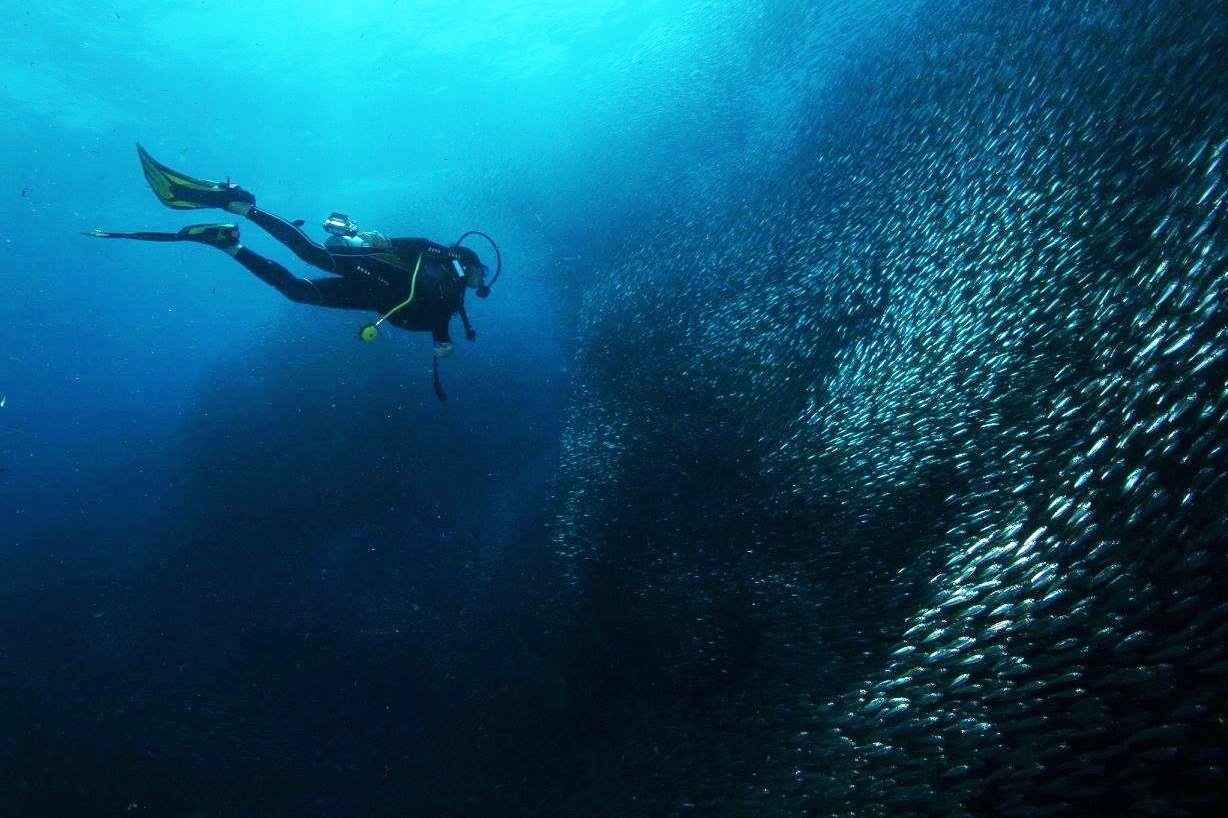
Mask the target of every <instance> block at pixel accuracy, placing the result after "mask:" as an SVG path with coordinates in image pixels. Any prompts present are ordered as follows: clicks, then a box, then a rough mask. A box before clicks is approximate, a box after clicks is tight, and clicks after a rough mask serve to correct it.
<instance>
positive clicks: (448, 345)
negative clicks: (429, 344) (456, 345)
mask: <svg viewBox="0 0 1228 818" xmlns="http://www.w3.org/2000/svg"><path fill="white" fill-rule="evenodd" d="M431 354H433V355H434V356H435V357H436V358H446V357H448V356H449V355H451V354H452V342H451V341H436V342H435V347H434V349H432V350H431Z"/></svg>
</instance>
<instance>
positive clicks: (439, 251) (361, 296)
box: [85, 144, 503, 400]
mask: <svg viewBox="0 0 1228 818" xmlns="http://www.w3.org/2000/svg"><path fill="white" fill-rule="evenodd" d="M136 150H137V154H138V156H140V159H141V168H142V169H143V170H144V172H145V179H146V180H147V181H148V182H149V186H150V187H151V188H152V189H153V192H154V193H155V194H156V195H157V196H158V198H159V199H160V200H161V201H162V203H163V204H164V205H166V206H167V207H171V208H175V209H177V210H195V209H200V208H217V209H221V210H227V211H229V212H231V213H234V214H235V215H238V216H242V217H244V218H246V219H248V220H249V221H251V222H253V223H254V224H256V226H258V227H260V228H261V229H263V230H264V231H265V232H266V233H268V234H269V235H270V236H272V237H273V238H275V239H277V240H278V241H280V242H281V243H282V244H284V245H285V246H286V247H288V248H289V249H290V250H291V251H292V252H293V253H294V254H295V255H296V256H298V257H299V258H300V259H302V260H303V261H305V262H307V263H308V264H310V265H312V266H313V267H317V268H319V269H321V270H323V271H325V272H327V273H330V274H331V275H330V276H328V277H325V278H311V279H307V278H299V277H297V276H295V275H294V274H293V273H291V272H290V271H289V270H287V269H286V268H285V267H283V266H282V265H280V264H278V263H277V262H275V261H273V260H271V259H267V258H264V257H263V256H260V255H258V254H256V253H254V252H253V251H251V250H249V249H248V248H246V247H244V246H243V245H242V244H240V243H239V228H238V225H235V224H193V225H189V226H187V227H185V228H183V229H182V230H180V231H178V232H177V233H158V232H148V231H146V232H134V233H115V232H110V231H105V230H93V231H91V232H89V233H86V234H85V235H87V236H93V237H96V238H104V239H138V240H141V241H191V242H196V243H197V244H206V245H209V246H210V247H216V248H218V249H219V250H221V251H222V252H224V253H226V254H227V255H229V256H231V257H232V258H234V259H235V261H237V262H239V263H240V264H242V265H243V266H244V267H246V268H247V269H248V270H249V271H250V272H252V273H253V274H254V275H255V276H256V277H257V278H259V279H260V280H261V281H263V282H265V283H266V284H268V285H270V286H272V287H273V288H275V289H276V290H277V291H278V292H280V293H281V294H282V295H284V296H286V297H287V298H289V299H290V300H291V301H295V302H298V303H300V304H315V305H318V306H321V307H334V308H337V309H343V310H369V311H371V312H375V313H377V314H378V315H379V319H378V320H376V321H374V322H372V323H368V324H366V325H365V326H363V327H362V329H361V330H359V333H358V336H359V337H360V338H361V339H362V340H364V341H374V340H375V339H376V337H378V335H379V327H380V325H381V324H383V323H384V322H385V321H387V322H388V323H389V324H391V325H392V326H394V327H400V328H401V329H405V330H410V331H414V332H429V333H431V337H432V339H433V342H434V344H433V353H434V356H433V357H434V361H433V363H434V370H435V394H436V395H437V396H438V397H439V399H440V400H446V399H447V396H446V395H445V394H444V391H443V387H442V384H441V383H440V380H439V359H440V358H442V357H446V356H448V355H450V354H451V353H452V349H453V345H452V336H451V333H450V332H449V325H450V324H451V322H452V316H453V315H457V314H459V315H460V318H461V322H462V323H463V324H464V326H465V338H467V339H468V340H470V341H473V340H474V339H476V338H477V332H475V331H474V329H473V326H472V325H471V324H470V322H469V316H468V314H467V313H466V312H465V290H466V289H472V290H474V291H475V292H476V293H477V296H478V297H479V298H486V297H487V296H488V295H490V288H491V285H493V284H494V283H495V281H496V280H498V278H499V273H500V272H501V271H502V267H503V259H502V256H501V254H500V253H499V247H498V245H496V244H495V242H494V240H493V239H491V238H490V236H487V235H486V234H485V233H482V232H480V231H477V230H470V231H469V232H467V233H465V234H464V235H462V236H461V237H460V238H459V239H457V241H456V242H455V243H454V244H451V245H443V244H437V243H436V242H433V241H430V240H428V239H424V238H389V237H387V236H385V235H383V234H382V233H380V232H378V231H374V230H372V231H361V230H359V229H358V225H357V224H355V223H354V221H353V220H351V219H350V218H349V217H348V216H346V215H345V214H343V213H332V214H331V215H330V216H329V217H328V218H327V219H325V220H324V224H323V227H324V230H325V231H326V232H327V233H328V234H329V237H328V239H327V240H326V241H325V242H324V244H323V245H320V244H317V243H316V242H314V241H312V240H311V239H310V238H309V237H308V236H307V234H306V233H304V232H303V231H302V229H301V228H302V225H303V221H302V220H298V221H293V222H290V221H286V220H285V219H283V218H281V217H280V216H275V215H273V214H272V213H268V212H266V211H264V210H261V209H260V208H258V207H256V197H255V196H253V195H252V194H251V193H249V192H248V191H246V190H244V189H243V188H241V187H239V186H238V185H235V184H231V183H230V182H229V181H227V182H225V183H223V182H209V181H204V180H201V179H194V178H192V177H190V176H186V175H184V174H182V173H179V172H177V171H175V170H172V169H171V168H168V167H167V166H166V165H163V164H162V163H160V162H158V161H157V160H156V159H154V158H153V157H152V156H150V155H149V152H148V151H146V150H145V149H144V148H143V147H141V146H140V145H139V144H138V145H137V146H136ZM470 236H478V237H480V238H483V239H485V240H486V241H487V242H489V243H490V246H491V247H492V248H493V249H494V252H495V259H496V266H495V273H494V275H493V276H491V277H490V279H489V280H487V274H488V272H489V268H488V267H487V266H486V265H485V264H483V263H482V260H481V259H480V258H479V257H478V254H477V253H476V252H474V251H473V250H471V249H470V248H468V247H465V246H463V245H462V244H461V243H462V242H463V241H464V240H465V239H467V238H469V237H470Z"/></svg>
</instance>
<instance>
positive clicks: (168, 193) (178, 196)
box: [136, 143, 256, 210]
mask: <svg viewBox="0 0 1228 818" xmlns="http://www.w3.org/2000/svg"><path fill="white" fill-rule="evenodd" d="M136 152H137V155H138V156H139V157H140V158H141V170H143V171H144V172H145V180H146V181H147V182H149V187H150V188H151V189H152V190H153V192H154V194H155V195H157V197H158V198H159V199H161V200H162V204H164V205H166V206H167V207H173V208H175V209H176V210H193V209H196V208H200V207H220V208H224V207H226V206H227V205H230V204H234V203H236V202H238V203H241V204H255V203H256V197H255V196H253V195H252V194H251V193H248V192H247V191H246V190H244V189H243V188H241V187H239V186H238V185H233V184H231V183H230V182H208V181H205V180H203V179H194V178H192V177H191V176H187V175H185V174H182V173H179V172H178V171H175V170H172V169H171V168H168V167H167V166H166V165H164V164H162V163H161V162H159V161H158V160H157V159H154V158H153V157H152V156H150V155H149V151H147V150H145V149H144V148H143V147H141V145H140V144H139V143H138V144H137V146H136Z"/></svg>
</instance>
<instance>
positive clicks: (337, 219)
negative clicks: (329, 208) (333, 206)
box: [324, 212, 358, 239]
mask: <svg viewBox="0 0 1228 818" xmlns="http://www.w3.org/2000/svg"><path fill="white" fill-rule="evenodd" d="M324 232H326V233H328V234H329V235H333V236H336V237H337V238H342V239H343V238H348V237H350V236H357V235H358V224H357V222H355V221H354V220H353V219H351V218H350V217H349V216H347V215H345V214H344V213H336V212H334V213H333V214H332V215H330V216H329V217H328V218H327V219H325V220H324Z"/></svg>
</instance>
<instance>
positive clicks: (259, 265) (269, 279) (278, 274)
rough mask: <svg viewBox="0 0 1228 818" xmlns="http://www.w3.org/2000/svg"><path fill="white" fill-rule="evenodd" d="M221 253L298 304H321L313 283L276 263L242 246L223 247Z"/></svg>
mask: <svg viewBox="0 0 1228 818" xmlns="http://www.w3.org/2000/svg"><path fill="white" fill-rule="evenodd" d="M222 250H223V251H225V252H226V253H227V254H229V255H231V256H233V257H234V260H235V261H237V262H239V263H240V264H242V265H243V266H244V267H246V268H247V269H248V270H249V271H250V272H251V273H252V274H253V275H255V276H256V278H258V279H260V280H261V281H263V282H264V283H265V284H268V285H269V286H270V287H272V288H273V289H275V290H277V292H279V293H281V294H282V295H284V296H285V297H286V298H288V299H290V300H291V301H295V302H298V303H299V304H323V302H324V299H323V294H322V293H321V292H320V289H319V288H318V287H317V286H316V285H315V283H314V282H312V281H309V280H308V279H305V278H299V277H298V276H296V275H294V274H293V273H291V272H290V271H289V270H287V269H286V268H285V267H282V266H281V265H280V264H278V263H277V262H276V261H273V260H272V259H267V258H265V257H264V256H261V255H259V254H257V253H253V252H252V251H251V250H248V249H247V248H246V247H244V246H243V245H242V244H234V245H232V246H230V247H223V248H222Z"/></svg>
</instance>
